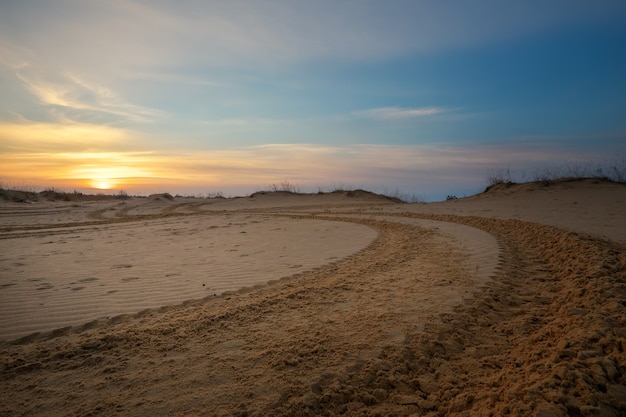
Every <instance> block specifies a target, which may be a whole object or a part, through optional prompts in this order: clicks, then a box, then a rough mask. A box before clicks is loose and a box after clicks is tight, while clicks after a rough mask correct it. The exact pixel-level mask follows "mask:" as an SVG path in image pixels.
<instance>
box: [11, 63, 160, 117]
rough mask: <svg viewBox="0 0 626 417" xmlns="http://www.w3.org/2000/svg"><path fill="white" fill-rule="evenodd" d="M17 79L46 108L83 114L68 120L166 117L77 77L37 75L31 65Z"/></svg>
mask: <svg viewBox="0 0 626 417" xmlns="http://www.w3.org/2000/svg"><path fill="white" fill-rule="evenodd" d="M15 75H16V76H17V78H18V79H19V80H20V81H21V82H22V83H23V85H24V87H25V88H26V89H27V90H28V91H29V92H30V93H31V94H32V95H33V96H35V97H36V98H37V99H38V100H39V102H40V103H41V104H42V105H44V106H56V107H60V108H64V109H67V110H70V111H73V112H82V114H75V113H74V115H73V116H72V113H69V114H68V116H67V117H68V118H80V117H81V116H82V117H85V114H86V113H87V114H92V115H93V114H96V115H97V114H102V115H108V116H113V117H115V118H117V119H118V120H121V121H129V122H138V123H146V122H150V121H153V120H155V119H157V118H159V117H163V116H164V113H163V112H161V111H159V110H156V109H152V108H149V107H145V106H138V105H134V104H131V103H128V102H126V101H125V100H124V99H123V98H122V97H121V96H120V95H118V94H117V93H116V92H114V91H113V90H111V89H109V88H107V87H104V86H101V85H98V84H96V83H93V82H90V81H87V80H86V79H84V78H82V77H79V76H77V75H74V74H48V75H47V76H42V75H39V74H37V71H34V70H33V68H31V67H30V66H28V65H22V66H21V67H20V68H19V69H17V70H16V72H15Z"/></svg>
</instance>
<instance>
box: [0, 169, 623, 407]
mask: <svg viewBox="0 0 626 417" xmlns="http://www.w3.org/2000/svg"><path fill="white" fill-rule="evenodd" d="M163 196H164V195H161V196H152V197H151V198H132V199H125V200H116V199H101V200H98V199H91V198H84V199H80V198H78V199H75V200H72V201H41V200H39V201H37V202H35V203H28V202H25V201H27V200H25V199H22V200H20V201H21V202H14V201H7V202H2V203H0V218H1V219H2V222H1V223H0V271H2V272H1V275H0V340H1V341H0V358H1V362H0V381H1V383H0V398H2V401H0V416H48V415H86V416H87V415H89V416H110V415H124V416H145V415H150V416H183V415H184V416H268V415H272V416H335V415H347V416H387V415H393V416H440V415H451V416H481V415H484V416H489V415H492V416H499V415H512V416H513V415H519V416H527V415H534V416H542V417H548V416H621V415H626V353H625V350H626V186H624V185H620V184H612V183H606V182H598V181H593V180H586V181H562V182H558V183H552V184H542V183H533V184H521V185H511V186H509V185H506V184H501V185H499V186H497V187H492V188H490V189H489V190H488V191H487V192H485V193H482V194H479V195H476V196H472V197H468V198H462V199H457V200H452V201H447V202H442V203H428V204H402V203H399V202H397V201H395V200H392V199H388V198H384V197H382V196H377V195H374V194H371V193H367V192H361V191H359V192H352V193H349V192H338V193H327V194H315V195H313V194H311V195H297V194H291V193H257V194H254V195H253V196H250V197H247V198H236V199H224V198H216V199H193V198H188V199H181V198H169V197H168V198H164V197H163ZM242 287H243V288H242Z"/></svg>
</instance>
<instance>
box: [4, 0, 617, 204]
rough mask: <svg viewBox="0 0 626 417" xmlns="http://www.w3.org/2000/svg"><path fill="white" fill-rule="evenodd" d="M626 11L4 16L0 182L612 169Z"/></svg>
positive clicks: (378, 5)
mask: <svg viewBox="0 0 626 417" xmlns="http://www.w3.org/2000/svg"><path fill="white" fill-rule="evenodd" d="M625 45H626V3H625V2H623V1H593V2H591V1H555V0H552V1H549V0H548V1H524V2H521V1H516V2H514V1H484V0H483V1H473V2H466V1H419V0H415V1H385V2H382V1H368V0H362V1H315V2H307V1H261V0H257V1H228V2H226V1H177V2H172V1H165V0H163V1H58V0H50V1H34V0H31V1H28V0H25V1H2V0H0V152H1V153H2V159H3V160H4V163H3V164H2V167H0V178H1V179H2V181H3V182H4V183H7V184H28V185H39V186H55V187H60V188H70V189H72V188H76V189H81V190H82V189H94V188H98V187H99V188H113V189H125V190H127V191H128V192H137V193H150V192H157V191H169V192H172V193H192V194H201V193H209V192H216V191H221V192H224V193H226V194H230V195H238V194H245V193H248V192H252V191H255V190H258V189H261V188H267V187H268V186H269V185H270V184H273V183H280V182H282V181H289V182H291V183H294V184H297V185H298V186H299V187H300V188H301V189H302V190H305V191H317V190H318V189H319V188H322V189H324V188H332V187H334V186H346V187H361V188H367V189H370V190H374V191H387V192H394V191H395V190H399V191H401V192H404V193H412V194H419V195H421V196H422V197H423V198H425V199H428V200H436V199H442V198H444V197H445V196H446V195H449V194H456V195H459V196H461V195H466V194H472V193H475V192H479V191H481V190H482V189H483V188H484V187H485V185H486V178H487V176H488V173H489V172H490V171H492V170H498V169H505V168H510V169H511V171H512V173H513V174H514V175H515V176H516V177H517V179H519V180H523V179H532V176H533V174H534V173H536V172H538V171H540V170H541V169H543V167H546V166H559V165H562V164H565V163H568V164H577V163H579V164H588V163H598V164H600V163H608V164H612V163H614V162H615V161H622V163H623V161H624V158H625V154H626V149H625V148H626V117H625V116H626V76H625V75H624V74H626V46H625Z"/></svg>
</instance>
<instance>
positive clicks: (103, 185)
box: [91, 178, 115, 190]
mask: <svg viewBox="0 0 626 417" xmlns="http://www.w3.org/2000/svg"><path fill="white" fill-rule="evenodd" d="M91 185H92V186H93V187H94V188H97V189H99V190H110V189H111V188H113V187H115V183H114V182H113V181H112V180H111V179H109V178H94V179H92V180H91Z"/></svg>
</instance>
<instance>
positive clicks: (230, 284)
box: [0, 215, 376, 340]
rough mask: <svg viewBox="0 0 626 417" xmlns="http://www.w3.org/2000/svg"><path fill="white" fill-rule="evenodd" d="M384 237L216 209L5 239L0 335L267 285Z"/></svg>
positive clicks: (351, 227) (354, 228)
mask: <svg viewBox="0 0 626 417" xmlns="http://www.w3.org/2000/svg"><path fill="white" fill-rule="evenodd" d="M31 233H32V232H31ZM375 237H376V232H375V231H374V230H372V229H371V228H368V227H364V226H361V225H355V224H351V223H338V222H328V221H321V220H301V221H297V222H296V221H293V220H290V219H288V218H278V217H271V216H254V217H252V216H249V215H213V216H194V217H192V218H178V217H169V218H163V219H157V220H151V221H137V222H132V223H112V224H103V225H98V226H88V227H81V228H63V229H46V230H40V231H38V232H37V234H36V235H30V236H25V237H21V238H13V239H2V240H0V252H1V253H2V258H1V259H0V268H1V269H2V271H3V273H2V278H1V279H0V340H7V339H13V338H17V337H21V336H25V335H28V334H30V333H33V332H45V331H51V330H54V329H57V328H60V327H65V326H75V325H79V324H83V323H85V322H87V321H90V320H95V319H102V318H108V317H112V316H115V315H119V314H128V313H137V312H139V311H141V310H143V309H146V308H156V307H161V306H164V305H169V304H175V303H181V302H183V301H186V300H192V299H199V298H204V297H207V296H213V295H218V294H222V293H223V292H225V291H232V290H237V289H239V288H243V287H249V286H253V285H256V284H262V283H265V282H267V281H269V280H273V279H278V278H281V277H284V276H288V275H292V274H294V273H297V272H303V271H306V270H309V269H312V268H315V267H318V266H320V265H323V264H325V263H329V262H333V261H336V260H338V259H341V258H343V257H345V256H348V255H350V254H352V253H354V252H356V251H359V250H361V249H362V248H363V247H365V246H366V245H368V244H369V243H370V242H371V241H372V240H373V239H374V238H375Z"/></svg>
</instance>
